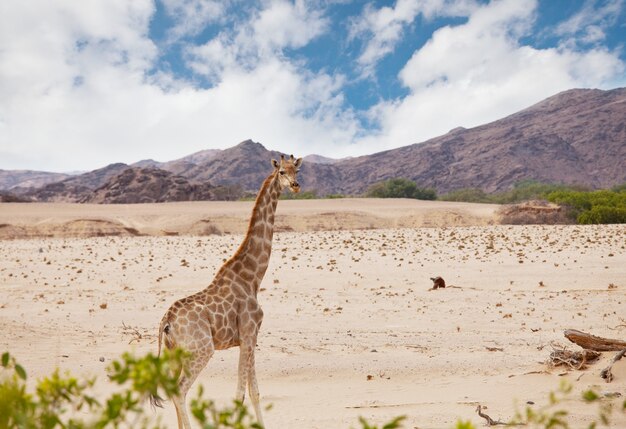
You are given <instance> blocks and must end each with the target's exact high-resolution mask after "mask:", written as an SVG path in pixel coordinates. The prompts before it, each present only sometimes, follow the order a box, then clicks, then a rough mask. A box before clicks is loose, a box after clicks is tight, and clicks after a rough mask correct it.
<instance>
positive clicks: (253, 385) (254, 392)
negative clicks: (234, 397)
mask: <svg viewBox="0 0 626 429" xmlns="http://www.w3.org/2000/svg"><path fill="white" fill-rule="evenodd" d="M248 391H249V393H250V400H251V401H252V406H253V407H254V413H255V414H256V419H257V421H258V422H259V424H260V425H261V426H263V427H265V424H263V416H262V415H261V404H260V398H261V396H260V395H259V384H258V383H257V381H256V369H255V364H254V348H253V349H252V353H251V357H250V371H249V374H248Z"/></svg>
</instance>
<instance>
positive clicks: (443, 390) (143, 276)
mask: <svg viewBox="0 0 626 429" xmlns="http://www.w3.org/2000/svg"><path fill="white" fill-rule="evenodd" d="M250 207H251V203H197V204H186V205H178V204H164V205H158V206H155V205H146V206H82V205H54V204H51V205H31V204H27V205H25V204H22V205H20V204H2V205H0V224H5V225H6V224H9V225H12V226H13V227H19V228H23V229H22V230H23V231H26V230H28V228H29V227H30V226H32V225H36V226H38V227H39V228H43V229H45V228H48V227H49V226H50V225H53V224H57V225H63V224H66V223H67V222H71V221H75V220H77V219H92V220H93V219H98V220H101V219H107V220H108V221H110V222H112V223H115V224H117V223H119V224H121V225H124V227H128V228H134V229H135V230H137V231H139V232H141V233H142V234H147V233H148V232H149V231H153V232H154V234H156V235H155V236H129V237H125V236H118V237H96V238H93V237H92V238H76V237H73V238H72V237H53V238H29V239H14V240H3V241H0V255H1V257H0V326H2V327H3V335H2V336H1V337H0V349H3V350H4V349H9V350H10V351H11V352H12V354H14V355H15V356H17V358H18V360H19V361H20V362H21V363H22V364H23V365H24V366H25V367H26V368H27V370H28V371H29V374H30V375H31V376H32V377H35V378H36V377H40V376H42V375H44V374H47V373H49V372H50V371H51V370H53V369H54V368H55V367H57V366H58V367H61V368H63V369H70V370H72V372H73V373H75V374H85V375H95V376H97V377H98V380H99V383H98V385H99V388H100V389H102V390H107V389H109V387H107V386H108V384H107V381H106V375H105V374H106V367H107V365H108V364H109V363H110V361H111V360H112V359H115V358H117V357H118V356H119V355H120V354H121V353H122V352H124V351H135V352H137V353H145V352H148V351H153V352H154V351H155V350H156V343H155V340H156V333H157V326H158V322H159V320H160V318H161V316H162V314H163V313H164V311H165V310H166V309H167V307H168V306H169V305H170V303H171V302H173V301H174V300H175V299H177V298H180V297H183V296H185V295H188V294H191V293H194V292H196V291H198V290H200V289H202V288H204V287H205V286H206V285H207V284H208V283H209V282H210V281H211V279H212V277H213V275H214V273H215V272H216V270H217V269H218V268H219V266H220V265H221V263H222V261H223V260H224V259H225V258H228V257H229V256H230V255H231V254H232V253H233V252H234V250H235V249H236V247H237V246H238V245H239V243H240V241H241V239H242V236H241V235H240V232H241V231H243V229H244V228H245V224H246V222H247V216H248V214H249V210H250ZM494 210H495V207H494V206H481V205H467V204H465V205H463V204H455V203H435V202H433V203H430V204H423V202H422V203H416V202H412V201H400V200H392V201H380V200H374V201H364V200H339V201H323V202H320V201H281V202H280V204H279V210H278V226H279V230H281V231H283V232H279V233H277V234H276V235H275V241H274V247H273V248H274V252H273V255H272V260H271V264H270V268H269V270H268V272H267V275H266V277H265V280H264V282H263V285H262V287H263V289H262V292H261V293H260V295H259V300H260V302H261V305H262V306H263V309H264V313H265V319H264V323H263V328H262V330H261V333H260V336H259V344H258V348H257V354H256V356H257V373H258V379H259V384H260V388H261V395H262V403H263V404H264V405H269V404H272V405H273V408H272V409H271V410H269V411H267V412H266V413H265V420H266V425H267V427H268V428H346V429H347V428H349V427H357V425H358V421H357V419H358V416H363V417H365V418H367V419H369V420H370V421H371V422H377V423H382V422H384V421H387V420H389V419H390V418H392V417H394V416H397V415H401V414H404V415H406V416H407V417H408V418H407V421H406V423H405V426H404V427H406V428H450V427H453V426H454V424H455V422H456V421H457V419H463V420H471V421H473V422H474V423H475V424H476V425H477V426H479V427H482V426H484V420H483V419H481V418H480V417H478V416H477V415H476V413H475V408H476V405H477V404H482V405H485V406H487V407H488V408H487V410H486V412H487V414H489V415H490V416H491V417H493V418H494V419H502V420H507V419H510V418H512V417H513V416H514V414H515V411H516V410H522V409H523V408H524V407H525V406H526V402H527V401H532V402H534V403H535V405H532V407H534V409H539V408H540V407H541V406H543V405H545V404H546V403H547V401H548V395H549V392H550V391H554V390H556V389H557V388H558V386H559V384H560V382H561V381H562V380H567V381H568V382H569V383H571V384H572V385H573V386H574V393H573V394H572V399H571V400H568V401H566V402H565V403H564V404H563V408H566V409H568V410H569V412H570V413H571V414H572V416H571V422H572V426H573V427H585V426H586V424H587V423H588V422H590V421H591V420H593V419H596V418H597V415H598V412H597V411H598V407H597V405H585V404H583V403H582V401H580V400H579V399H578V398H579V397H580V392H582V391H584V390H586V389H589V388H594V389H596V390H597V391H598V392H605V393H610V392H619V393H621V394H622V395H624V396H626V362H624V361H621V362H619V363H618V364H616V366H615V367H614V370H613V373H614V375H615V379H614V381H613V382H612V383H610V384H607V383H605V382H604V381H603V380H602V379H601V378H600V376H599V373H600V370H601V369H602V368H604V367H605V366H606V365H607V364H608V362H609V361H610V359H611V358H612V357H613V353H604V354H603V356H602V358H601V361H600V362H598V363H595V364H593V365H592V366H590V367H589V368H588V369H587V370H585V371H575V370H574V371H568V370H565V369H563V368H550V367H548V366H547V365H546V364H545V361H546V359H547V358H548V356H549V354H550V352H551V351H552V344H560V345H566V344H567V343H568V342H567V340H566V339H565V338H564V337H563V330H564V329H567V328H575V329H580V330H583V331H588V332H592V333H594V334H596V335H600V336H605V337H610V338H620V339H626V320H625V318H626V311H625V309H626V226H625V225H613V226H585V227H583V226H515V227H513V226H501V225H493V223H494V218H493V214H494ZM220 213H221V215H222V217H223V219H231V221H229V222H230V224H229V223H228V222H226V221H224V223H219V222H218V221H216V220H215V219H216V218H219V215H220ZM203 219H204V220H208V221H209V222H211V223H212V225H213V226H214V227H215V229H214V230H213V232H216V230H217V229H219V232H226V231H229V232H234V233H233V234H222V235H206V236H193V235H188V236H187V235H185V234H188V233H189V225H193V224H194V222H197V221H200V220H203ZM236 219H239V220H236ZM241 219H243V222H244V223H243V226H241V224H240V223H241V222H242V220H241ZM411 219H412V220H411ZM409 220H411V221H410V222H413V223H409ZM238 222H239V223H238ZM377 222H378V223H377ZM225 225H231V226H225ZM233 225H239V226H238V227H237V228H241V229H237V228H235V227H234V226H233ZM333 227H334V228H341V229H342V230H325V229H328V228H333ZM378 227H381V228H380V229H375V228H378ZM6 228H8V227H5V229H6ZM177 228H178V229H177ZM185 228H187V229H185ZM228 228H232V231H230V230H229V229H228ZM373 228H374V229H373ZM53 229H54V228H52V230H53ZM56 231H57V232H56V233H55V234H59V235H60V234H61V232H58V231H59V230H56ZM162 231H167V232H168V234H169V235H166V236H163V235H162V234H163V232H162ZM70 232H71V231H70ZM79 232H80V231H79ZM74 233H76V231H74ZM173 233H180V234H181V236H172V234H173ZM204 233H208V231H204ZM65 234H66V235H67V234H68V232H67V231H65ZM437 275H439V276H443V277H444V278H445V279H446V281H447V283H448V284H451V285H456V286H459V288H446V289H444V290H441V289H439V290H435V291H428V289H429V287H430V286H431V284H432V283H431V281H430V280H429V277H432V276H437ZM105 304H106V305H105ZM137 333H139V334H141V338H138V335H137ZM568 347H570V348H571V349H575V348H576V347H575V346H570V345H568ZM237 354H238V351H237V350H234V349H231V350H228V351H222V352H217V353H216V355H215V356H214V358H213V359H212V361H211V362H210V363H209V365H208V367H207V368H206V369H205V370H204V372H203V373H202V374H201V376H200V378H199V383H201V384H203V385H204V387H205V391H206V396H207V397H209V398H212V399H215V400H216V401H217V402H218V403H219V404H227V403H229V402H230V400H231V399H232V397H233V395H234V392H235V388H236V367H237ZM101 357H102V358H104V362H101V361H100V358H101ZM197 383H198V382H197ZM192 390H194V391H195V388H194V389H192ZM624 396H622V397H621V398H618V399H614V400H609V399H606V400H605V401H607V402H610V401H613V402H614V403H615V404H621V403H622V402H623V401H624ZM157 413H158V414H160V415H162V417H163V419H164V422H165V423H166V424H167V425H168V427H176V425H175V422H176V419H175V413H174V410H173V406H172V405H171V404H166V408H165V409H164V410H158V411H157ZM612 426H613V427H616V428H617V427H626V415H625V414H624V413H622V412H616V413H614V414H613V420H612Z"/></svg>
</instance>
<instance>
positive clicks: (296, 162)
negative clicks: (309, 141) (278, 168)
mask: <svg viewBox="0 0 626 429" xmlns="http://www.w3.org/2000/svg"><path fill="white" fill-rule="evenodd" d="M292 156H293V155H292ZM293 165H295V167H296V168H300V166H301V165H302V158H298V159H296V161H295V162H294V163H293Z"/></svg>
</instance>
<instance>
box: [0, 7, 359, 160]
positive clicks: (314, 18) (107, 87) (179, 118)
mask: <svg viewBox="0 0 626 429" xmlns="http://www.w3.org/2000/svg"><path fill="white" fill-rule="evenodd" d="M153 13H154V5H153V3H152V2H151V1H147V0H146V1H143V2H140V1H134V2H127V1H125V0H119V1H112V0H106V1H101V2H90V3H89V5H87V4H86V3H81V2H71V1H68V2H66V3H61V4H59V3H58V2H56V3H52V2H47V1H41V2H40V4H39V5H33V4H31V3H30V2H29V3H27V2H18V1H14V2H10V3H9V4H8V5H7V3H3V6H2V13H0V15H1V17H0V97H1V99H2V101H1V102H0V168H9V169H17V168H32V169H52V170H57V171H58V170H66V171H67V170H78V169H91V168H97V167H101V166H103V165H106V164H108V163H111V162H119V161H122V162H133V161H136V160H139V159H142V158H146V157H153V158H156V159H160V160H169V159H174V158H176V157H180V156H184V155H187V154H189V153H191V152H194V151H197V150H200V149H206V148H209V147H214V148H215V147H218V148H226V147H230V146H232V145H233V144H236V143H237V142H239V141H242V140H244V139H246V138H253V139H255V140H257V141H261V142H263V143H264V144H266V145H267V146H268V147H270V148H272V149H278V150H283V151H285V152H289V153H292V152H293V153H294V154H302V155H305V154H308V153H309V152H310V151H313V150H319V151H323V150H324V148H325V147H326V146H325V145H333V144H337V145H338V144H341V143H342V142H345V141H351V140H352V138H353V136H354V134H355V133H356V128H357V121H356V119H355V118H354V117H353V115H352V113H351V111H350V110H349V109H348V110H345V109H344V106H343V101H344V100H343V98H342V96H341V92H340V89H341V86H342V80H341V77H333V76H330V75H327V74H324V73H317V74H316V73H311V72H308V71H307V70H306V69H305V68H303V67H302V65H300V64H292V63H291V62H290V61H288V60H287V59H285V58H284V57H283V55H282V54H281V50H282V49H283V48H287V47H299V46H303V44H306V43H308V41H310V40H311V39H312V38H314V37H316V36H317V35H318V34H320V32H321V31H323V29H324V26H325V20H324V18H323V17H322V16H321V14H320V13H319V12H317V11H315V10H310V9H307V7H306V5H305V4H304V3H302V2H299V1H298V2H295V3H287V2H283V1H272V2H268V3H267V4H266V7H265V8H263V9H261V10H260V11H258V13H255V14H253V16H252V19H251V20H250V21H247V22H242V23H241V24H239V26H238V27H237V28H241V29H242V31H241V32H234V33H233V34H231V35H229V34H226V33H225V34H222V35H220V36H219V37H218V38H217V39H215V40H213V41H212V42H211V43H209V44H208V45H206V46H204V47H202V48H200V49H199V53H198V55H197V57H196V58H195V60H196V64H195V67H196V70H197V71H201V70H202V69H201V67H202V66H203V65H204V67H206V68H207V70H208V69H209V68H210V67H211V63H212V62H213V60H215V62H217V63H219V64H220V67H219V68H217V69H214V70H213V73H215V74H216V75H217V77H219V79H217V80H216V84H215V86H213V87H212V88H210V89H202V88H197V87H194V86H193V85H192V84H190V83H189V82H185V81H183V80H180V79H176V78H175V77H173V76H172V75H170V74H168V73H166V72H159V73H157V74H150V73H151V70H153V67H154V65H155V63H156V61H157V59H158V54H159V52H158V48H157V47H156V46H155V45H154V44H153V42H152V41H151V40H150V39H149V38H148V36H147V34H148V26H149V22H150V19H151V17H152V14H153ZM272 28H273V29H274V30H276V31H275V32H273V31H271V30H272ZM231 36H232V37H231ZM202 49H204V50H206V52H209V54H206V56H205V57H204V58H203V57H202V54H203V52H202ZM211 50H213V51H212V52H211ZM250 53H251V54H252V55H251V56H250V57H252V59H250V57H249V56H248V55H247V54H250ZM203 61H204V62H203ZM305 151H306V153H305Z"/></svg>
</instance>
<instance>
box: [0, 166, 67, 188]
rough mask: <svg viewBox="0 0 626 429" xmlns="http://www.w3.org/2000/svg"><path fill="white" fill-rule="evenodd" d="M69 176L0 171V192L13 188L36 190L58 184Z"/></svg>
mask: <svg viewBox="0 0 626 429" xmlns="http://www.w3.org/2000/svg"><path fill="white" fill-rule="evenodd" d="M70 176H71V175H70V174H63V173H49V172H47V171H32V170H8V171H7V170H0V190H4V191H8V190H10V189H13V188H38V187H41V186H43V185H47V184H48V183H54V182H58V181H60V180H63V179H66V178H68V177H70Z"/></svg>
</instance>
